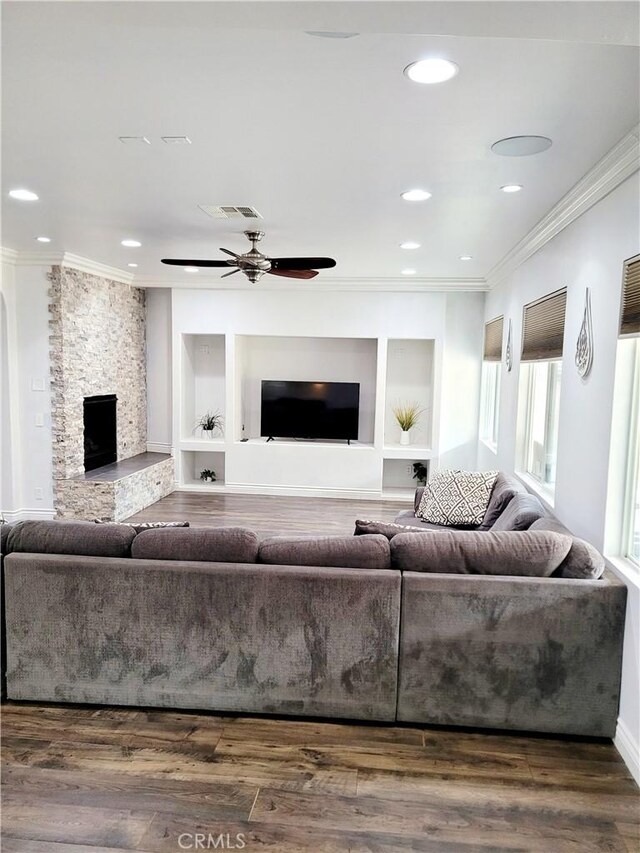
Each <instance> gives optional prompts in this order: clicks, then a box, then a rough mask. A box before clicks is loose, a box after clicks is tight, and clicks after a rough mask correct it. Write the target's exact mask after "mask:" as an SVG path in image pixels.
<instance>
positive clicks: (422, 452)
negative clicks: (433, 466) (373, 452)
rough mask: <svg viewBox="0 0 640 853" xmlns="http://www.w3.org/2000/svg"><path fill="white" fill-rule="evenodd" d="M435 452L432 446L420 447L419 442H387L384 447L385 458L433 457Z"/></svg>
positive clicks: (383, 455)
mask: <svg viewBox="0 0 640 853" xmlns="http://www.w3.org/2000/svg"><path fill="white" fill-rule="evenodd" d="M435 455H436V454H435V452H434V451H433V449H432V448H431V447H419V446H418V445H417V444H385V446H384V447H383V448H382V457H383V459H416V460H423V459H433V458H434V456H435Z"/></svg>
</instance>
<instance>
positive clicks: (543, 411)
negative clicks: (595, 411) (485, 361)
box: [518, 289, 567, 492]
mask: <svg viewBox="0 0 640 853" xmlns="http://www.w3.org/2000/svg"><path fill="white" fill-rule="evenodd" d="M566 302H567V291H566V289H563V290H558V291H556V292H555V293H551V294H549V295H548V296H545V297H543V298H542V299H538V300H536V301H535V302H531V303H529V304H528V305H525V307H524V316H523V325H522V356H521V366H520V403H519V415H518V435H519V443H520V452H519V456H520V470H521V471H523V473H525V474H526V475H528V476H529V477H531V478H533V479H534V480H535V481H537V482H538V483H539V484H540V485H541V486H542V487H543V488H544V489H545V490H546V491H549V492H554V491H555V484H556V461H557V458H558V425H559V415H560V388H561V383H562V349H563V341H564V317H565V308H566Z"/></svg>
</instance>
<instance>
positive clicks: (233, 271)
mask: <svg viewBox="0 0 640 853" xmlns="http://www.w3.org/2000/svg"><path fill="white" fill-rule="evenodd" d="M237 272H240V267H236V268H235V269H234V270H231V272H226V273H225V274H224V275H221V276H220V278H227V277H228V276H230V275H235V274H236V273H237Z"/></svg>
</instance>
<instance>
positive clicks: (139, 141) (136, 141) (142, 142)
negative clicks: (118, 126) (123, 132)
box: [118, 136, 151, 145]
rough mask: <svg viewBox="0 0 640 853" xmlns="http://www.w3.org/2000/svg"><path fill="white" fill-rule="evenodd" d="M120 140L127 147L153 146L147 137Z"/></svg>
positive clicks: (121, 138)
mask: <svg viewBox="0 0 640 853" xmlns="http://www.w3.org/2000/svg"><path fill="white" fill-rule="evenodd" d="M118 139H119V140H120V142H123V143H124V144H125V145H151V140H150V139H147V137H146V136H119V137H118Z"/></svg>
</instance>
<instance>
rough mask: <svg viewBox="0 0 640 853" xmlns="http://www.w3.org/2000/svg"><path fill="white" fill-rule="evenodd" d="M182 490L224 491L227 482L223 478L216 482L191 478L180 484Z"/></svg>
mask: <svg viewBox="0 0 640 853" xmlns="http://www.w3.org/2000/svg"><path fill="white" fill-rule="evenodd" d="M179 490H180V491H181V492H223V491H224V490H225V483H224V481H223V480H216V481H215V483H203V482H202V481H201V480H189V481H188V482H186V483H182V485H180V486H179Z"/></svg>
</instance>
